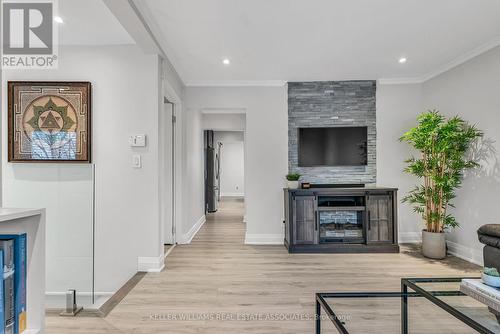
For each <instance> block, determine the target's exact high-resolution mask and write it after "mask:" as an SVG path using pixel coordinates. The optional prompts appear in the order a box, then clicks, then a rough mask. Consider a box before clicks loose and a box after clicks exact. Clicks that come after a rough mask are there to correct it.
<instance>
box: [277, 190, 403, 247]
mask: <svg viewBox="0 0 500 334" xmlns="http://www.w3.org/2000/svg"><path fill="white" fill-rule="evenodd" d="M284 194H285V246H286V248H287V249H288V252H290V253H398V252H399V245H398V230H397V226H398V221H397V203H398V202H397V189H395V188H368V187H359V188H312V189H284Z"/></svg>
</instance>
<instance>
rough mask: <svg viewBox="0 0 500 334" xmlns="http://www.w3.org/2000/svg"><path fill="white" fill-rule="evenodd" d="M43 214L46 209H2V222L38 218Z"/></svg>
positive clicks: (0, 213)
mask: <svg viewBox="0 0 500 334" xmlns="http://www.w3.org/2000/svg"><path fill="white" fill-rule="evenodd" d="M43 213H45V209H16V208H0V222H5V221H9V220H14V219H21V218H27V217H33V216H38V215H41V214H43Z"/></svg>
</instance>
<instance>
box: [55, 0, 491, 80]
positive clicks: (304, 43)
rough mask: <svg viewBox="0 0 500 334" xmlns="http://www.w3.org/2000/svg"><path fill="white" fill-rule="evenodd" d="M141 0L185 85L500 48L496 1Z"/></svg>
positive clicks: (443, 62)
mask: <svg viewBox="0 0 500 334" xmlns="http://www.w3.org/2000/svg"><path fill="white" fill-rule="evenodd" d="M65 1H67V0H65ZM73 1H75V0H73ZM61 2H64V1H61ZM83 2H85V3H87V0H86V1H82V3H83ZM142 2H143V3H145V4H146V5H147V6H148V7H149V11H150V12H151V13H152V19H154V20H155V21H156V23H155V24H156V25H157V26H158V27H159V30H160V32H161V34H162V35H163V36H162V40H163V47H164V49H165V50H166V51H167V53H168V56H169V58H170V60H171V61H172V63H173V64H174V66H175V68H176V70H177V71H178V72H179V74H180V76H181V78H182V79H183V80H184V81H185V82H186V84H188V85H189V84H197V83H198V84H202V83H214V84H217V83H228V82H254V81H271V80H285V81H302V80H352V79H380V78H423V77H425V76H427V75H429V74H432V73H433V72H435V71H439V70H440V69H442V68H444V67H445V66H447V65H449V64H450V62H453V61H456V60H457V59H459V58H463V57H465V56H467V55H473V53H471V52H474V50H476V51H477V52H479V51H481V49H483V51H484V49H486V48H487V47H491V46H494V45H497V44H500V19H499V18H500V1H498V0H404V1H402V0H205V1H200V0H142ZM82 7H86V5H85V6H83V5H82ZM225 57H227V58H229V59H230V61H231V64H230V65H229V66H225V65H223V64H222V59H223V58H225ZM400 57H407V58H408V61H407V63H406V64H399V63H398V59H399V58H400Z"/></svg>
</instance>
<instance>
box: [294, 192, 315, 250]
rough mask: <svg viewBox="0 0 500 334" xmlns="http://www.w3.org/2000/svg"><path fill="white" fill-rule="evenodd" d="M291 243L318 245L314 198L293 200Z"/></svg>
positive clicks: (305, 197) (298, 197)
mask: <svg viewBox="0 0 500 334" xmlns="http://www.w3.org/2000/svg"><path fill="white" fill-rule="evenodd" d="M293 243H294V244H296V245H307V244H317V243H318V231H317V230H316V197H315V196H296V197H295V198H294V200H293Z"/></svg>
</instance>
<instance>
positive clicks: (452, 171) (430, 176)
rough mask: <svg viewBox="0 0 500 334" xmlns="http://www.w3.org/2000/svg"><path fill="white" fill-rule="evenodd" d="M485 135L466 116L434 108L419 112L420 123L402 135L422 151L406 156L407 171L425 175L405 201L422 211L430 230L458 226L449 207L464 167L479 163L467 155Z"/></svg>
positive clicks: (421, 175) (437, 231)
mask: <svg viewBox="0 0 500 334" xmlns="http://www.w3.org/2000/svg"><path fill="white" fill-rule="evenodd" d="M482 136H483V134H482V132H481V131H479V130H478V129H476V127H475V126H474V125H470V124H469V123H467V122H466V121H464V120H463V119H461V118H459V117H453V118H450V119H447V118H446V117H444V116H443V115H441V114H440V113H439V112H438V111H436V110H432V111H428V112H426V113H424V114H422V115H420V116H419V117H418V126H416V127H414V128H413V129H411V130H410V131H408V132H406V133H405V134H404V135H403V136H402V137H401V138H400V140H401V141H404V142H407V143H408V144H410V145H411V146H413V147H414V148H415V149H416V150H418V151H419V152H420V153H421V156H420V158H415V157H412V158H410V159H408V160H406V163H407V164H408V166H407V167H406V168H405V172H406V173H408V174H411V175H414V176H416V177H418V178H419V179H423V184H421V185H418V186H416V187H415V188H414V189H413V190H412V191H410V192H409V193H408V195H407V196H405V197H404V198H403V202H407V203H410V204H411V205H412V206H413V208H414V211H415V212H417V213H419V214H421V215H422V218H423V219H424V222H425V224H426V229H427V232H434V233H442V232H444V229H445V228H447V227H457V226H458V222H457V221H456V219H455V217H453V216H452V215H451V214H449V213H448V208H449V207H450V206H451V207H453V203H452V200H453V199H454V198H455V191H456V189H457V188H459V187H460V186H461V184H462V180H463V177H464V171H465V170H467V169H470V168H476V167H478V163H477V162H476V161H473V160H470V159H468V158H467V152H468V150H469V148H470V147H471V145H472V144H473V143H474V141H476V140H477V139H478V138H479V137H482Z"/></svg>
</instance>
